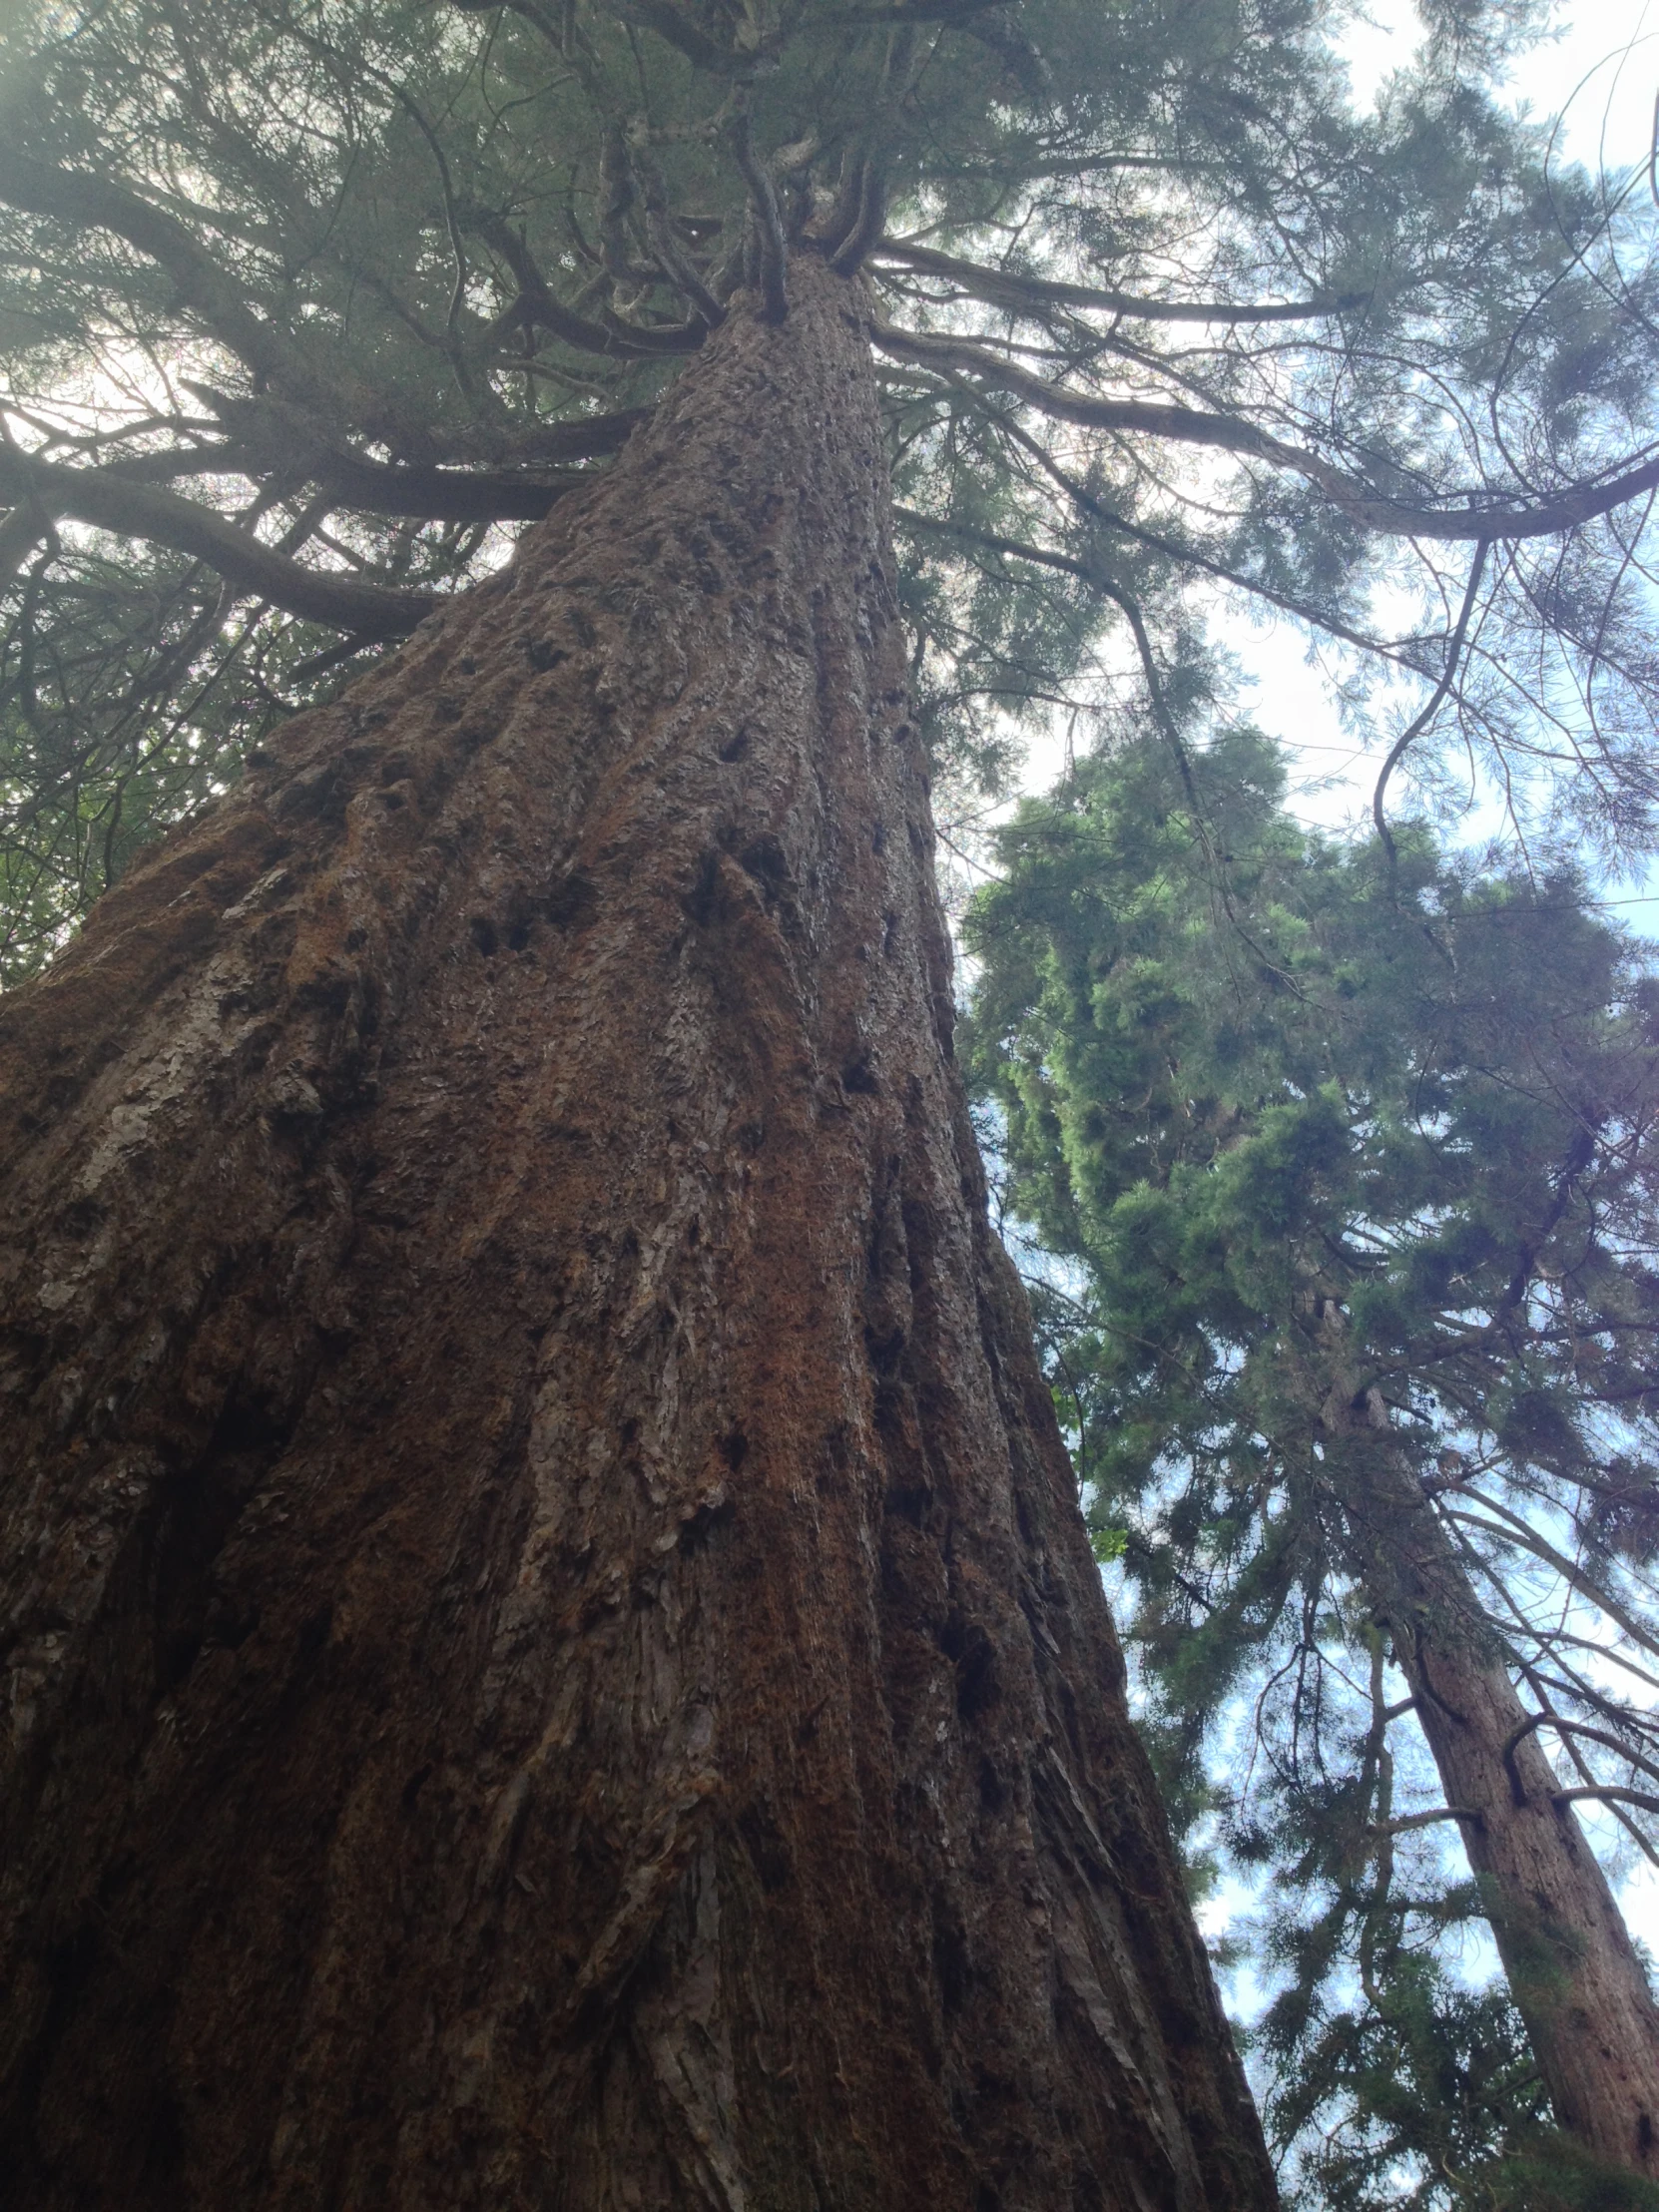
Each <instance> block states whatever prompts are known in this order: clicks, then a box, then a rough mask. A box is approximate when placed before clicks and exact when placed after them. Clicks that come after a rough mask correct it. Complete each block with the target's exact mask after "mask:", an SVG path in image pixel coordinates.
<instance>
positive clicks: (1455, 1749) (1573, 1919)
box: [1335, 1393, 1659, 2179]
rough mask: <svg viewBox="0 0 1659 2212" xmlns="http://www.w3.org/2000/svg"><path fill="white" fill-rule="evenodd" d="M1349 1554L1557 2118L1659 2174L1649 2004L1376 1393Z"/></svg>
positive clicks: (1656, 2032)
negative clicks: (1388, 1644) (1381, 1630)
mask: <svg viewBox="0 0 1659 2212" xmlns="http://www.w3.org/2000/svg"><path fill="white" fill-rule="evenodd" d="M1335 1425H1337V1426H1338V1427H1339V1428H1344V1427H1347V1428H1348V1429H1349V1430H1350V1437H1349V1441H1350V1445H1351V1447H1352V1445H1353V1444H1356V1443H1359V1444H1362V1445H1363V1444H1365V1443H1370V1444H1371V1446H1372V1448H1371V1449H1369V1450H1363V1451H1362V1453H1361V1455H1360V1458H1359V1470H1358V1471H1359V1474H1360V1479H1359V1480H1358V1481H1357V1482H1354V1483H1351V1485H1350V1495H1349V1498H1348V1500H1347V1503H1348V1519H1349V1525H1350V1527H1351V1529H1352V1531H1353V1533H1354V1538H1355V1551H1356V1565H1357V1568H1358V1571H1359V1573H1360V1575H1361V1578H1362V1580H1363V1582H1364V1585H1365V1587H1366V1590H1367V1594H1368V1596H1369V1597H1370V1599H1371V1602H1372V1604H1373V1606H1374V1607H1375V1609H1376V1611H1377V1614H1378V1617H1379V1618H1380V1619H1381V1620H1383V1622H1385V1623H1386V1625H1387V1627H1388V1629H1389V1631H1390V1633H1391V1637H1392V1641H1393V1646H1394V1652H1395V1656H1396V1657H1397V1659H1398V1661H1399V1664H1400V1667H1401V1668H1402V1669H1403V1671H1404V1674H1405V1678H1406V1680H1407V1682H1408V1683H1409V1684H1410V1687H1411V1694H1412V1696H1413V1698H1414V1699H1415V1701H1416V1715H1417V1720H1418V1721H1419V1723H1420V1724H1421V1727H1422V1732H1423V1735H1424V1736H1425V1737H1426V1739H1427V1742H1428V1748H1429V1751H1430V1752H1431V1754H1432V1755H1433V1759H1434V1765H1435V1769H1436V1771H1437V1772H1438V1774H1439V1778H1440V1786H1441V1788H1442V1790H1443V1791H1444V1793H1445V1802H1446V1804H1447V1806H1449V1807H1451V1808H1453V1809H1454V1810H1456V1811H1457V1812H1458V1813H1459V1815H1460V1816H1461V1817H1460V1818H1459V1820H1458V1823H1457V1825H1458V1828H1459V1831H1460V1832H1461V1835H1462V1839H1463V1848H1464V1850H1465V1851H1466V1853H1467V1854H1468V1861H1469V1866H1470V1867H1471V1869H1472V1870H1473V1873H1474V1877H1475V1880H1476V1882H1477V1883H1478V1885H1479V1887H1480V1893H1481V1900H1482V1904H1483V1907H1484V1910H1485V1912H1486V1915H1487V1918H1488V1920H1489V1922H1490V1924H1491V1930H1492V1935H1493V1937H1494V1939H1495V1941H1496V1943H1497V1948H1498V1955H1499V1956H1500V1957H1501V1959H1502V1960H1503V1969H1504V1972H1505V1974H1506V1975H1507V1977H1508V1981H1509V1989H1510V1994H1511V1995H1512V1996H1513V1998H1514V2000H1515V2004H1516V2007H1517V2008H1518V2010H1519V2012H1520V2014H1521V2017H1522V2019H1523V2020H1524V2021H1525V2023H1526V2032H1527V2037H1528V2040H1529V2041H1530V2043H1531V2045H1532V2051H1533V2055H1534V2057H1535V2058H1536V2059H1537V2062H1538V2070H1539V2072H1540V2073H1541V2074H1542V2076H1543V2080H1544V2086H1545V2087H1546V2088H1547V2089H1548V2091H1549V2097H1550V2102H1551V2104H1552V2105H1553V2106H1554V2108H1555V2116H1556V2118H1557V2120H1558V2121H1559V2122H1560V2124H1561V2126H1562V2127H1564V2128H1566V2129H1567V2130H1568V2131H1569V2132H1570V2133H1571V2134H1573V2135H1574V2136H1576V2137H1577V2139H1578V2140H1579V2141H1580V2142H1581V2143H1583V2144H1584V2145H1585V2147H1586V2148H1587V2149H1589V2150H1591V2151H1593V2152H1594V2153H1595V2154H1596V2155H1597V2156H1598V2157H1601V2158H1604V2159H1608V2160H1610V2161H1613V2162H1615V2163H1617V2164H1620V2165H1627V2166H1634V2167H1636V2168H1637V2169H1638V2171H1640V2172H1643V2173H1646V2174H1649V2175H1651V2176H1653V2177H1654V2178H1656V2179H1659V2006H1656V2005H1655V2003H1654V2000H1653V1995H1652V1992H1651V1990H1650V1989H1649V1987H1648V1983H1647V1976H1646V1974H1645V1973H1644V1972H1643V1971H1642V1965H1641V1961H1640V1959H1639V1958H1638V1957H1637V1956H1636V1953H1635V1950H1634V1949H1633V1948H1632V1946H1631V1941H1630V1936H1629V1933H1628V1931H1627V1930H1626V1928H1625V1925H1624V1921H1623V1918H1622V1916H1621V1915H1620V1912H1619V1909H1618V1906H1617V1905H1616V1904H1615V1902H1614V1900H1613V1895H1612V1892H1611V1891H1610V1890H1609V1889H1608V1887H1607V1880H1606V1877H1605V1876H1604V1875H1603V1874H1602V1871H1601V1869H1600V1867H1599V1866H1598V1865H1597V1863H1596V1859H1595V1855H1594V1853H1593V1852H1592V1851H1591V1850H1590V1847H1589V1845H1588V1844H1587V1843H1586V1842H1585V1839H1584V1832H1583V1830H1582V1829H1581V1828H1580V1827H1579V1824H1578V1820H1577V1818H1576V1816H1575V1815H1574V1813H1573V1810H1572V1807H1571V1806H1570V1805H1569V1804H1565V1803H1561V1802H1558V1797H1559V1792H1560V1789H1561V1785H1560V1783H1559V1782H1558V1781H1557V1780H1556V1778H1555V1775H1554V1773H1553V1772H1552V1770H1551V1768H1550V1765H1549V1761H1548V1760H1547V1759H1546V1758H1545V1756H1544V1753H1543V1750H1542V1748H1541V1747H1540V1745H1539V1742H1538V1738H1537V1735H1536V1733H1535V1732H1533V1731H1532V1730H1531V1729H1529V1727H1528V1725H1527V1713H1526V1708H1525V1707H1524V1706H1523V1705H1522V1703H1521V1701H1520V1699H1519V1697H1517V1695H1516V1694H1515V1689H1514V1685H1513V1684H1512V1683H1511V1681H1510V1679H1509V1675H1508V1671H1507V1669H1506V1668H1505V1667H1504V1665H1503V1663H1502V1660H1501V1658H1500V1657H1499V1656H1498V1654H1497V1653H1496V1652H1495V1651H1493V1650H1492V1649H1491V1631H1490V1628H1489V1626H1488V1624H1487V1620H1486V1616H1485V1614H1484V1612H1483V1610H1482V1608H1481V1606H1480V1605H1479V1602H1478V1600H1477V1599H1476V1597H1475V1594H1474V1591H1473V1590H1472V1589H1471V1588H1470V1586H1469V1580H1468V1576H1467V1573H1466V1572H1465V1570H1464V1568H1463V1565H1462V1562H1461V1560H1460V1559H1459V1558H1458V1557H1457V1554H1456V1552H1455V1550H1454V1549H1453V1547H1452V1544H1451V1542H1450V1539H1449V1538H1448V1536H1447V1534H1446V1531H1445V1529H1444V1528H1443V1527H1442V1526H1441V1523H1440V1521H1439V1519H1438V1517H1437V1515H1436V1514H1435V1512H1434V1510H1433V1508H1432V1507H1431V1506H1430V1504H1429V1503H1428V1501H1427V1499H1426V1498H1425V1497H1424V1496H1423V1493H1422V1488H1421V1485H1420V1484H1419V1483H1418V1482H1417V1481H1416V1479H1415V1477H1414V1476H1413V1474H1412V1472H1411V1469H1410V1468H1409V1467H1408V1466H1407V1465H1405V1464H1404V1462H1403V1461H1402V1460H1401V1459H1400V1457H1399V1455H1398V1452H1397V1449H1396V1448H1395V1446H1394V1445H1393V1444H1392V1443H1391V1442H1390V1440H1389V1439H1388V1436H1387V1422H1386V1413H1385V1410H1384V1409H1383V1404H1382V1401H1381V1397H1380V1395H1378V1394H1377V1393H1372V1394H1371V1396H1370V1399H1369V1402H1368V1401H1367V1400H1361V1401H1360V1402H1359V1403H1357V1404H1355V1405H1352V1406H1349V1407H1345V1408H1343V1409H1342V1410H1341V1412H1340V1413H1339V1415H1338V1418H1337V1421H1336V1423H1335Z"/></svg>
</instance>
